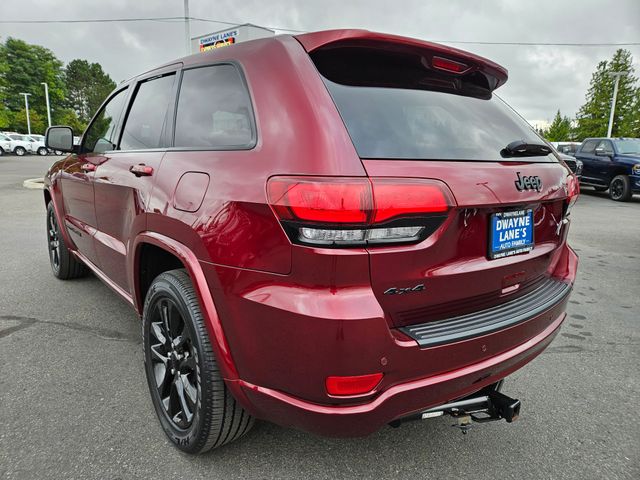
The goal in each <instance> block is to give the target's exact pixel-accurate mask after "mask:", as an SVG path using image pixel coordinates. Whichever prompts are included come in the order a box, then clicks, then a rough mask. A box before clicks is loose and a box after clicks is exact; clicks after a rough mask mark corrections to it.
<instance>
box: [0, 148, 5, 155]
mask: <svg viewBox="0 0 640 480" xmlns="http://www.w3.org/2000/svg"><path fill="white" fill-rule="evenodd" d="M2 155H4V150H3V149H2V147H0V157H1V156H2Z"/></svg>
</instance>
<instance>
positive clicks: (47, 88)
mask: <svg viewBox="0 0 640 480" xmlns="http://www.w3.org/2000/svg"><path fill="white" fill-rule="evenodd" d="M41 83H42V85H44V99H45V100H46V101H47V122H48V123H49V126H51V107H50V106H49V85H47V82H41Z"/></svg>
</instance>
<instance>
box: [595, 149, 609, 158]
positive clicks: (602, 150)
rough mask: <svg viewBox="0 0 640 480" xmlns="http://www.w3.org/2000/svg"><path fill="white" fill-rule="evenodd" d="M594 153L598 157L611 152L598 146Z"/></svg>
mask: <svg viewBox="0 0 640 480" xmlns="http://www.w3.org/2000/svg"><path fill="white" fill-rule="evenodd" d="M596 155H597V156H598V157H610V156H611V154H610V153H609V152H607V151H606V150H605V149H604V148H602V147H598V148H596Z"/></svg>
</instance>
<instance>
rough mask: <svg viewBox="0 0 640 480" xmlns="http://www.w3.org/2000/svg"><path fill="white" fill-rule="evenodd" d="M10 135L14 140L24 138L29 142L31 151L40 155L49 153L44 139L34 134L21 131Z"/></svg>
mask: <svg viewBox="0 0 640 480" xmlns="http://www.w3.org/2000/svg"><path fill="white" fill-rule="evenodd" d="M9 136H10V137H11V138H13V139H14V140H22V141H23V142H27V143H29V145H30V148H31V153H37V154H38V155H41V156H44V155H48V154H49V151H48V150H47V147H45V145H44V141H42V140H38V139H37V138H35V137H34V136H33V135H21V134H19V133H16V134H12V135H9Z"/></svg>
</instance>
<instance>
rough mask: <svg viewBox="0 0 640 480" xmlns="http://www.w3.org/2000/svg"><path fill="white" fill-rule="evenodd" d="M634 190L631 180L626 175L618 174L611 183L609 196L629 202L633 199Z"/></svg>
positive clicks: (618, 200)
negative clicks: (632, 189)
mask: <svg viewBox="0 0 640 480" xmlns="http://www.w3.org/2000/svg"><path fill="white" fill-rule="evenodd" d="M632 195H633V192H632V191H631V181H630V180H629V177H627V176H626V175H618V176H617V177H613V180H611V183H610V184H609V198H611V200H615V201H616V202H628V201H629V200H631V196H632Z"/></svg>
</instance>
